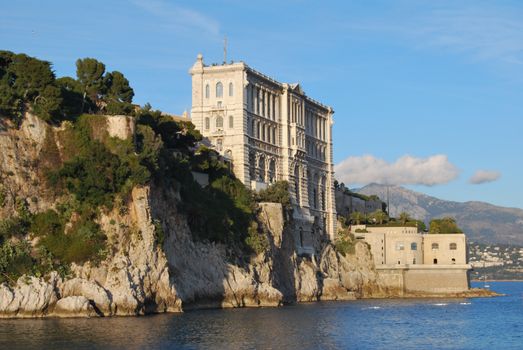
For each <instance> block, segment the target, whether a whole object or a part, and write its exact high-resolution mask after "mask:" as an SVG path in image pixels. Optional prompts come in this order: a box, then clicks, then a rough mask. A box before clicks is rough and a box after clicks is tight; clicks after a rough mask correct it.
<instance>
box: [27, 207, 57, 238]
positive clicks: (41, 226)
mask: <svg viewBox="0 0 523 350" xmlns="http://www.w3.org/2000/svg"><path fill="white" fill-rule="evenodd" d="M63 229H64V228H63V223H62V220H61V219H60V216H59V215H58V213H57V212H56V211H54V210H52V209H49V210H47V211H44V212H41V213H38V214H35V215H34V216H33V220H32V222H31V226H30V228H29V231H30V232H32V233H33V234H35V235H36V236H40V237H43V236H45V235H48V234H49V235H53V234H58V233H60V232H62V231H63Z"/></svg>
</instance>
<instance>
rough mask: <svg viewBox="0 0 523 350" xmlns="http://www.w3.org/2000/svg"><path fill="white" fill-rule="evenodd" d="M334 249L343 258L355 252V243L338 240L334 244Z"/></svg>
mask: <svg viewBox="0 0 523 350" xmlns="http://www.w3.org/2000/svg"><path fill="white" fill-rule="evenodd" d="M334 248H335V249H336V251H337V252H338V253H340V254H341V255H343V256H347V255H352V254H354V253H355V252H356V246H355V243H354V242H353V241H350V240H346V239H338V240H337V241H336V242H335V243H334Z"/></svg>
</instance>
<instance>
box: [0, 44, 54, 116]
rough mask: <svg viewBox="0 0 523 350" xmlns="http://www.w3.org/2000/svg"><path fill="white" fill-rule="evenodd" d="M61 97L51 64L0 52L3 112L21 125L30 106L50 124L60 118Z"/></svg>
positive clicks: (0, 109) (25, 56) (0, 98)
mask: <svg viewBox="0 0 523 350" xmlns="http://www.w3.org/2000/svg"><path fill="white" fill-rule="evenodd" d="M61 103H62V96H61V94H60V89H59V88H58V86H56V81H55V75H54V73H53V71H52V69H51V63H49V62H47V61H41V60H38V59H36V58H33V57H29V56H27V55H25V54H14V53H13V52H10V51H0V113H1V114H3V115H4V116H7V117H9V118H11V119H13V120H15V121H16V122H19V121H20V119H21V116H22V114H23V112H24V111H25V109H26V108H27V106H30V107H32V109H33V111H34V112H35V114H37V115H38V116H40V117H41V118H42V119H44V120H47V121H50V120H52V119H54V118H56V117H58V116H59V115H60V113H59V112H60V107H61Z"/></svg>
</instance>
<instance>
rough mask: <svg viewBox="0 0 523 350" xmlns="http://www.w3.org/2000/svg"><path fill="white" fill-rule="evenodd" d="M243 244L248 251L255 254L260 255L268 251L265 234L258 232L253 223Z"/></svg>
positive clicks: (267, 240) (256, 225)
mask: <svg viewBox="0 0 523 350" xmlns="http://www.w3.org/2000/svg"><path fill="white" fill-rule="evenodd" d="M245 244H246V246H247V248H248V249H249V250H251V251H252V252H254V253H256V254H261V253H263V252H266V251H267V250H268V249H269V239H268V238H267V234H266V233H265V232H262V233H260V232H259V231H258V224H257V223H256V222H255V221H253V222H251V225H250V226H249V229H248V231H247V238H245Z"/></svg>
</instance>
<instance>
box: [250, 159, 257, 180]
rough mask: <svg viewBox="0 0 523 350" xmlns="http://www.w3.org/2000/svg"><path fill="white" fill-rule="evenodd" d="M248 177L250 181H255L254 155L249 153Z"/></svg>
mask: <svg viewBox="0 0 523 350" xmlns="http://www.w3.org/2000/svg"><path fill="white" fill-rule="evenodd" d="M249 176H250V178H251V180H256V157H255V155H254V153H249Z"/></svg>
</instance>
